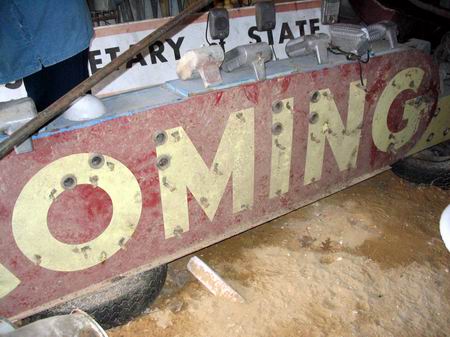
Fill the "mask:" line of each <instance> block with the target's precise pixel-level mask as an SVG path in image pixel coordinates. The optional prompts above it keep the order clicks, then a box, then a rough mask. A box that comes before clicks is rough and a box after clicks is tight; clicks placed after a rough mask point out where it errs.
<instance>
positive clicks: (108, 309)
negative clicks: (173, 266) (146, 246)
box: [29, 264, 167, 329]
mask: <svg viewBox="0 0 450 337" xmlns="http://www.w3.org/2000/svg"><path fill="white" fill-rule="evenodd" d="M166 276H167V264H163V265H161V266H159V267H156V268H154V269H151V270H149V271H146V272H142V273H140V274H137V275H135V276H130V277H118V278H116V279H114V280H113V282H112V284H111V285H110V286H108V287H107V288H105V289H103V290H101V291H98V292H95V293H91V294H88V295H85V296H82V297H79V298H76V299H74V300H71V301H68V302H66V303H64V304H61V305H59V306H56V307H53V308H51V309H49V310H46V311H43V312H41V313H39V314H37V315H34V316H32V317H30V318H29V321H36V320H38V319H43V318H46V317H50V316H55V315H65V314H69V313H70V312H72V310H73V309H81V310H83V311H85V312H86V313H88V314H89V315H91V316H92V317H93V318H94V319H95V320H96V321H97V322H98V323H99V324H100V325H101V326H102V327H103V328H104V329H110V328H113V327H115V326H118V325H122V324H125V323H127V322H128V321H130V320H131V319H133V318H135V317H137V316H139V315H140V314H141V313H143V312H144V311H145V310H146V309H147V308H148V307H149V305H150V304H151V303H152V302H153V301H154V300H155V299H156V298H157V297H158V295H159V293H160V292H161V290H162V288H163V286H164V282H165V280H166Z"/></svg>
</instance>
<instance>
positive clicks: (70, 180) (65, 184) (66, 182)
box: [61, 174, 77, 190]
mask: <svg viewBox="0 0 450 337" xmlns="http://www.w3.org/2000/svg"><path fill="white" fill-rule="evenodd" d="M76 185H77V178H76V177H75V176H74V175H73V174H69V175H67V176H65V177H63V178H62V180H61V186H62V188H64V189H65V190H71V189H73V188H74V187H75V186H76Z"/></svg>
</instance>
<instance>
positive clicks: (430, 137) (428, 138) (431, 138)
mask: <svg viewBox="0 0 450 337" xmlns="http://www.w3.org/2000/svg"><path fill="white" fill-rule="evenodd" d="M433 137H434V133H433V132H431V133H430V134H429V135H428V137H427V142H431V141H432V140H433Z"/></svg>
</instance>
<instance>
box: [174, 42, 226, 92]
mask: <svg viewBox="0 0 450 337" xmlns="http://www.w3.org/2000/svg"><path fill="white" fill-rule="evenodd" d="M223 58H224V52H223V49H222V47H220V46H218V45H211V46H206V47H202V48H198V49H192V50H189V51H188V52H187V53H186V54H184V55H183V57H182V58H181V59H180V60H179V61H178V62H177V69H176V71H177V75H178V77H179V78H180V79H182V80H188V79H191V78H195V77H198V75H200V76H201V78H202V80H203V84H204V86H205V88H207V87H209V86H212V85H215V84H219V83H222V76H221V75H220V69H219V67H220V65H221V64H222V62H223Z"/></svg>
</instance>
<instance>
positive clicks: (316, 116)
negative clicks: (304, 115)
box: [309, 111, 319, 124]
mask: <svg viewBox="0 0 450 337" xmlns="http://www.w3.org/2000/svg"><path fill="white" fill-rule="evenodd" d="M318 120H319V114H318V113H317V112H315V111H313V112H311V113H310V114H309V122H310V123H311V124H315V123H317V121H318Z"/></svg>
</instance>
